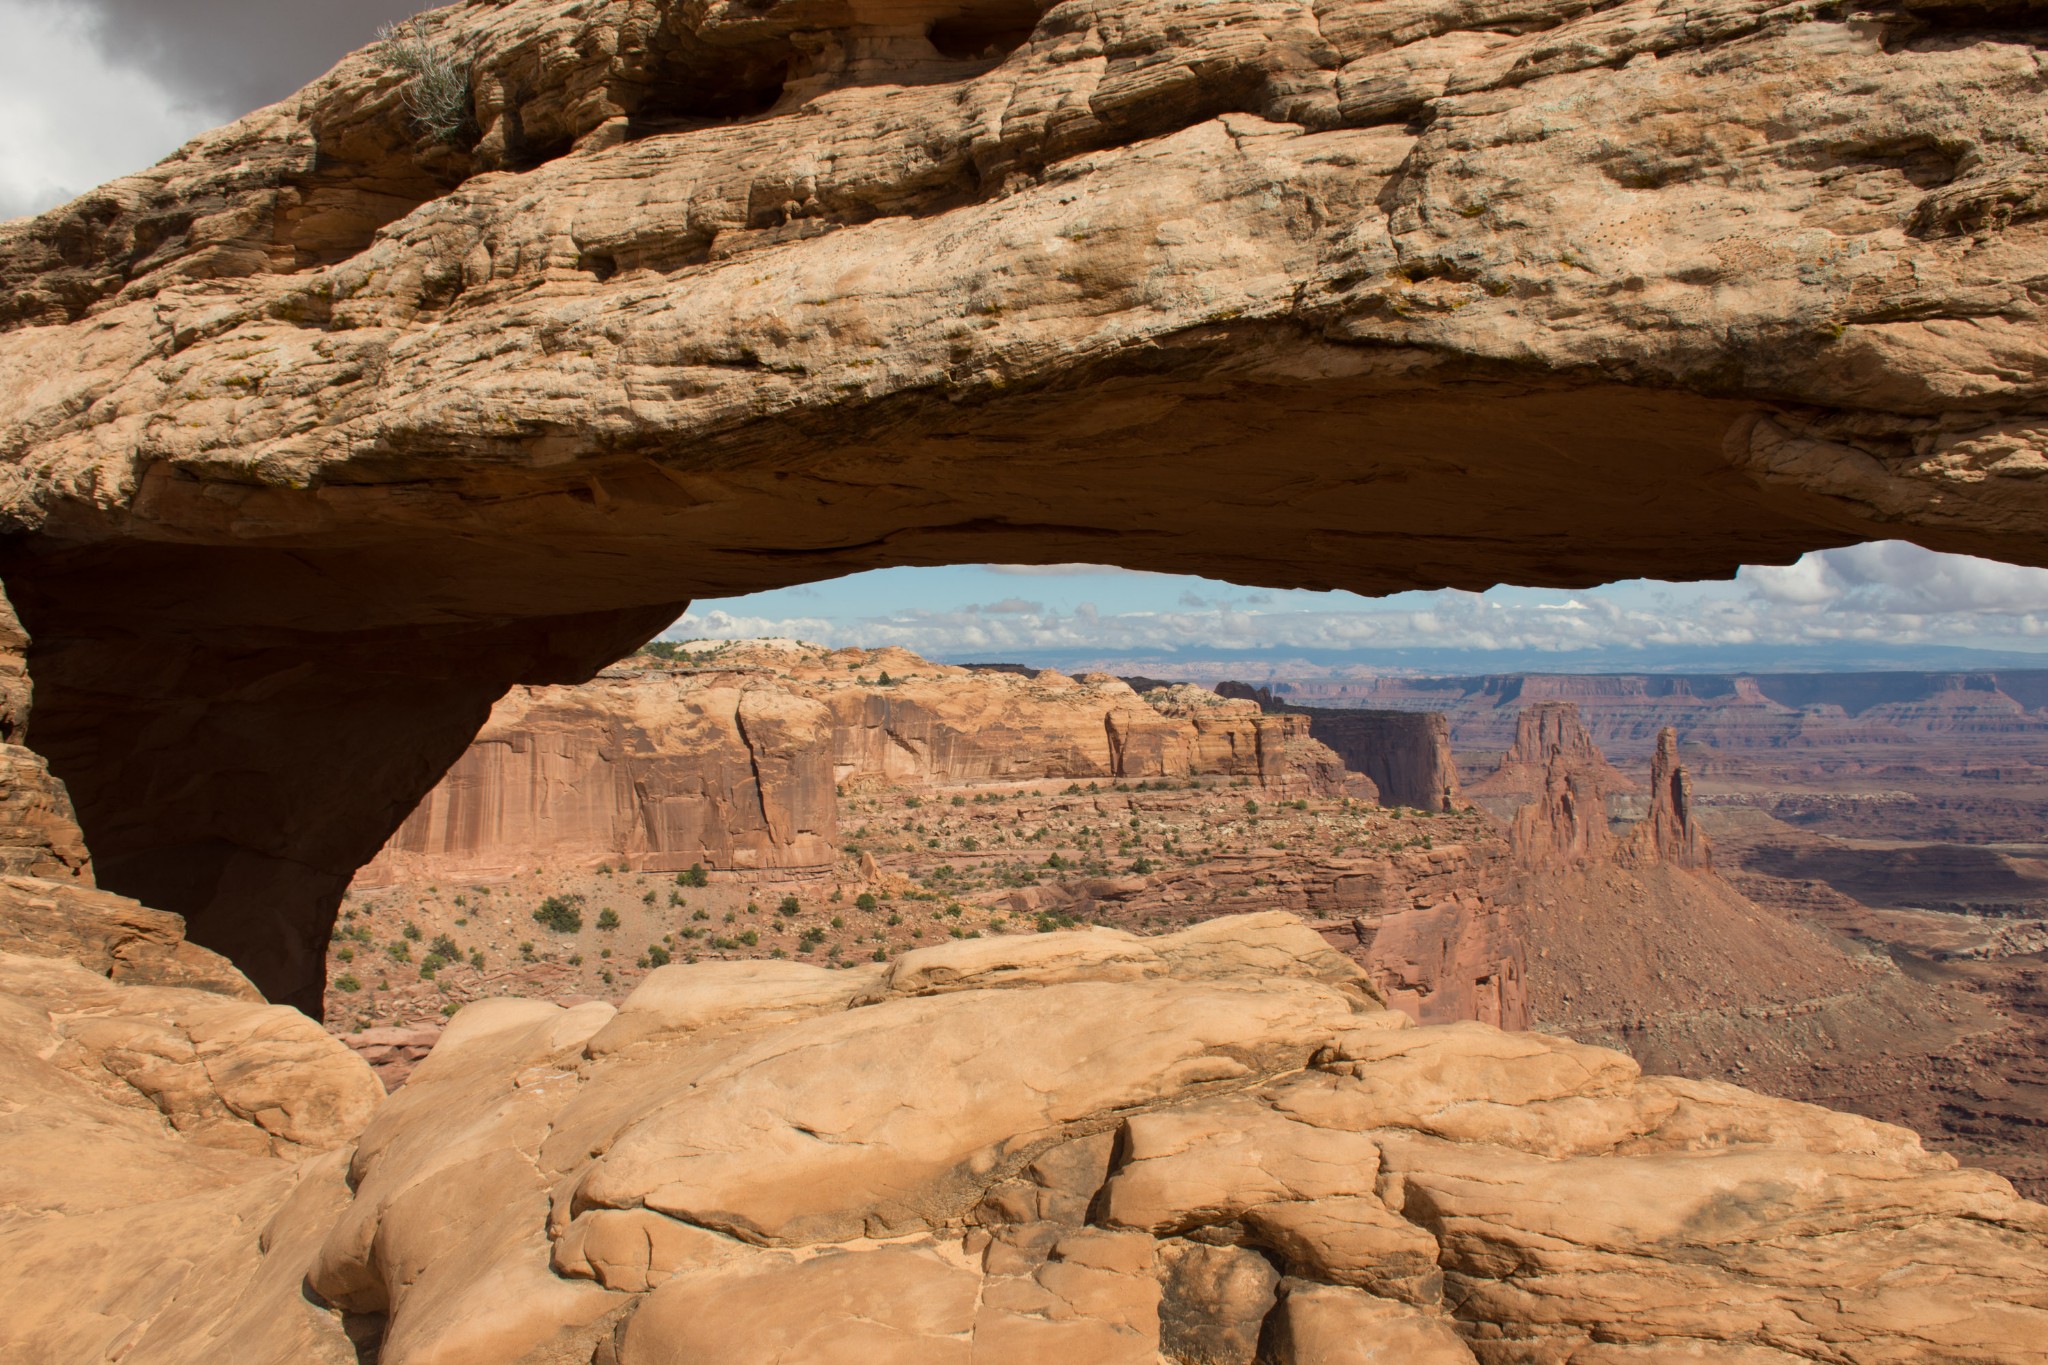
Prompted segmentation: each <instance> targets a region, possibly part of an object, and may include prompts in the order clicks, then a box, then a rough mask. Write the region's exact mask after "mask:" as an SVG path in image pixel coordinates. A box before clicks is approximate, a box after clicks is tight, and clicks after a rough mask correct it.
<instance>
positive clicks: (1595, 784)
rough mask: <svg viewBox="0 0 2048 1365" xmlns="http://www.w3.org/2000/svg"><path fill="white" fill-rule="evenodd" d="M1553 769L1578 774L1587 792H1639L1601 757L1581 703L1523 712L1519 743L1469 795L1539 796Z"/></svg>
mask: <svg viewBox="0 0 2048 1365" xmlns="http://www.w3.org/2000/svg"><path fill="white" fill-rule="evenodd" d="M1445 719H1446V720H1448V719H1449V717H1448V716H1447V717H1445ZM1553 765H1556V766H1561V767H1562V768H1564V769H1565V770H1566V771H1568V772H1571V773H1574V774H1576V775H1577V776H1578V777H1579V778H1580V780H1581V783H1582V785H1583V786H1585V788H1586V789H1587V790H1592V789H1594V788H1598V789H1600V790H1602V791H1608V792H1627V791H1637V790H1640V788H1639V786H1638V784H1637V783H1635V782H1634V781H1633V780H1631V779H1630V778H1629V777H1627V776H1626V775H1625V774H1623V773H1622V772H1620V771H1619V770H1618V769H1616V768H1615V766H1614V765H1613V764H1611V763H1609V762H1608V761H1607V755H1605V754H1603V753H1602V752H1600V748H1599V746H1598V745H1597V744H1595V743H1594V742H1593V736H1592V734H1591V733H1589V732H1588V731H1587V729H1586V723H1585V718H1584V717H1583V716H1581V715H1580V714H1579V705H1578V703H1577V702H1570V701H1543V702H1537V703H1536V704H1535V705H1533V706H1525V707H1523V708H1522V710H1521V712H1520V713H1519V714H1518V715H1517V716H1516V717H1515V742H1514V744H1513V745H1512V746H1510V747H1509V749H1508V751H1507V752H1506V753H1504V754H1502V755H1501V760H1500V766H1499V767H1497V768H1495V769H1494V770H1493V772H1491V773H1489V774H1488V775H1487V776H1486V777H1484V778H1482V779H1480V780H1479V781H1477V782H1474V783H1473V784H1471V786H1470V787H1468V788H1467V789H1466V790H1467V794H1469V795H1471V796H1475V797H1477V796H1523V797H1529V796H1537V795H1540V794H1542V793H1543V792H1544V791H1545V790H1546V789H1547V788H1548V787H1549V786H1550V778H1551V769H1552V767H1553Z"/></svg>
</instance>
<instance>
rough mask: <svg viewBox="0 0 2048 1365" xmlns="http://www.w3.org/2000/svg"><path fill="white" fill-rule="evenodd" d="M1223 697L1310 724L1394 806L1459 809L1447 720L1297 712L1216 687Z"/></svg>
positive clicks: (1234, 686) (1259, 695)
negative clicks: (1294, 717) (1253, 704)
mask: <svg viewBox="0 0 2048 1365" xmlns="http://www.w3.org/2000/svg"><path fill="white" fill-rule="evenodd" d="M1216 690H1217V692H1218V693H1219V694H1221V695H1223V696H1226V697H1232V698H1240V699H1243V700H1247V701H1253V702H1256V703H1258V704H1259V705H1260V706H1261V707H1262V708H1264V709H1265V710H1266V711H1267V712H1269V713H1270V714H1274V715H1279V716H1296V717H1301V718H1303V719H1305V720H1306V721H1307V722H1308V733H1309V734H1310V735H1311V736H1313V737H1314V738H1315V739H1316V740H1318V741H1319V742H1321V743H1323V744H1327V745H1328V746H1329V747H1330V748H1331V749H1332V750H1334V751H1335V752H1336V753H1337V755H1338V757H1340V758H1342V759H1343V760H1344V766H1345V767H1347V768H1349V769H1351V770H1352V771H1353V772H1359V773H1364V774H1365V775H1366V776H1367V777H1369V778H1371V779H1372V781H1373V784H1374V785H1375V786H1376V787H1377V788H1378V789H1379V794H1380V799H1381V800H1382V801H1384V802H1386V804H1388V805H1390V806H1407V807H1409V808H1410V809H1413V810H1430V811H1445V810H1453V809H1456V807H1457V804H1458V799H1459V790H1458V765H1457V762H1456V760H1454V759H1453V758H1452V756H1451V736H1450V729H1449V727H1448V725H1446V723H1445V721H1444V718H1443V717H1442V716H1438V715H1431V714H1429V713H1427V712H1422V713H1417V712H1411V711H1366V710H1350V709H1345V710H1336V709H1331V708H1325V707H1305V706H1295V705H1293V704H1292V703H1289V702H1287V701H1285V700H1283V699H1280V698H1276V697H1275V696H1274V694H1273V691H1272V689H1270V688H1255V687H1250V686H1247V685H1246V684H1244V683H1237V682H1225V683H1218V684H1217V686H1216Z"/></svg>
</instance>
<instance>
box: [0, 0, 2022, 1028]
mask: <svg viewBox="0 0 2048 1365" xmlns="http://www.w3.org/2000/svg"><path fill="white" fill-rule="evenodd" d="M2032 22H2033V20H2032V17H2031V11H2030V10H2029V9H2027V8H2026V7H2019V8H2000V7H1997V6H1992V7H1968V6H1962V7H1959V6H1955V5H1950V4H1947V3H1944V2H1943V0H1882V2H1881V3H1879V4H1876V5H1874V6H1871V7H1866V8H1865V9H1863V10H1859V11H1857V12H1856V13H1855V14H1853V15H1848V14H1843V13H1840V12H1838V11H1836V10H1833V9H1829V8H1826V7H1820V8H1805V7H1800V6H1790V7H1787V6H1785V5H1781V4H1776V3H1774V2H1773V0H1726V3H1723V4H1720V5H1718V6H1717V7H1715V8H1713V9H1712V10H1710V11H1702V10H1700V9H1699V8H1698V7H1697V6H1696V5H1692V4H1689V3H1679V0H1627V3H1623V4H1619V5H1608V6H1586V5H1583V4H1580V3H1577V0H1559V2H1558V3H1550V2H1549V0H1544V3H1539V4H1537V5H1536V6H1535V7H1534V8H1531V9H1528V10H1527V11H1526V12H1525V11H1522V10H1517V11H1515V12H1513V13H1512V14H1509V15H1507V16H1506V17H1503V16H1502V14H1499V13H1496V12H1495V11H1493V10H1491V9H1487V8H1485V7H1481V8H1479V9H1474V8H1472V7H1470V6H1465V5H1459V4H1454V3H1449V2H1448V0H1444V2H1443V3H1431V2H1430V0H1419V2H1418V3H1415V4H1403V5H1400V6H1395V7H1392V8H1390V7H1389V6H1388V5H1386V4H1384V3H1382V2H1381V0H1335V2H1334V3H1328V4H1319V5H1315V6H1310V5H1307V4H1304V3H1299V2H1298V0H1282V2H1280V3H1272V4H1235V3H1233V4H1229V5H1226V6H1224V7H1223V8H1222V9H1220V10H1218V11H1217V13H1216V14H1215V16H1214V21H1213V22H1203V23H1200V24H1192V25H1191V24H1189V23H1187V22H1186V11H1185V7H1184V6H1182V5H1180V4H1179V3H1176V2H1175V0H1074V2H1073V3H1066V4H1060V5H1056V6H1052V7H1050V8H1047V9H1043V10H1041V9H1040V8H1039V7H1037V6H1035V5H1020V6H1015V7H1011V6H1006V5H994V4H986V3H981V0H911V2H910V3H905V4H897V5H891V6H886V7H879V8H877V7H872V6H866V5H854V6H851V7H838V8H821V7H820V6H818V5H817V4H816V3H814V0H771V2H770V3H766V4H763V5H741V6H734V5H725V4H709V5H706V4H683V3H680V0H599V2H598V3H592V4H588V5H583V6H571V7H565V6H563V5H561V4H558V3H555V0H509V3H504V4H491V5H464V6H460V7H451V8H449V9H446V10H443V11H440V12H438V13H436V14H435V15H433V16H430V18H429V19H428V21H427V29H426V32H427V36H428V39H429V41H431V42H433V43H436V44H439V45H441V46H443V47H444V48H446V49H447V50H449V51H451V52H460V53H461V54H463V57H464V59H465V60H466V61H468V62H470V63H471V64H472V69H473V72H474V80H473V89H472V92H471V107H472V108H471V112H472V115H473V118H472V125H473V134H472V135H471V136H467V137H464V138H462V139H459V140H458V141H457V142H455V143H452V144H451V143H438V142H432V141H426V140H422V137H421V136H420V134H419V131H418V130H417V129H416V128H414V127H413V126H411V124H410V122H409V118H408V114H407V112H406V94H405V86H406V77H405V75H404V73H403V72H402V71H400V70H398V69H396V68H395V67H394V65H393V64H392V63H391V62H390V60H389V59H388V57H386V56H383V55H380V54H379V53H378V52H376V51H367V52H364V53H359V54H357V55H355V56H352V57H350V58H348V59H346V60H345V61H343V62H342V63H341V64H340V65H339V66H338V67H336V69H335V70H334V71H333V72H332V73H330V74H329V75H328V76H326V77H324V78H323V79H322V80H320V81H318V82H316V83H315V84H313V85H312V86H310V87H308V88H307V89H306V90H305V91H304V92H302V93H301V94H299V95H297V96H294V97H293V98H291V99H289V100H286V101H284V102H282V103H280V104H278V105H276V106H273V107H272V108H269V109H266V110H263V111H260V112H258V113H256V114H252V115H250V116H249V117H248V118H245V119H243V120H241V121H239V122H238V123H236V124H234V125H232V126H230V127H228V128H225V129H222V130H220V131H218V132H215V133H212V134H208V135H206V136H204V137H201V138H198V139H195V140H194V141H193V142H192V143H190V144H188V145H187V146H186V147H184V148H182V149H181V150H180V151H179V152H178V153H177V154H176V155H175V156H174V157H172V158H171V159H170V160H168V161H167V162H165V163H164V164H163V165H162V166H160V167H158V168H156V169H154V170H151V171H148V172H145V173H142V174H140V175H136V176H131V177H128V178H126V179H123V180H121V181H118V182H115V183H114V184H112V185H109V186H107V187H105V188H104V189H101V190H98V191H95V192H93V193H91V194H89V195H86V196H84V197H83V198H81V199H80V200H78V201H77V202H75V203H73V204H71V205H67V206H65V207H64V208H61V209H58V210H55V211H53V212H51V213H49V214H45V215H43V216H42V217H41V218H39V219H36V220H34V221H30V222H21V223H10V224H7V225H5V226H4V227H0V328H4V329H5V330H4V331H0V384H4V388H5V391H6V392H7V393H8V394H9V396H10V401H9V404H8V406H7V409H6V412H5V413H4V415H0V460H4V462H5V480H4V491H0V518H4V523H0V524H4V535H5V539H4V543H0V572H4V573H5V575H6V578H7V582H8V587H9V589H10V590H11V591H12V592H13V594H14V596H15V598H16V605H17V606H18V607H19V608H20V609H21V611H22V613H23V616H24V619H25V620H26V621H27V623H28V624H29V626H30V628H31V631H32V633H33V634H35V635H36V637H37V641H38V643H37V646H36V648H37V651H38V653H39V656H40V657H39V660H38V664H37V672H38V685H39V691H40V693H41V700H40V703H39V712H38V717H37V722H36V724H37V727H38V732H39V738H38V740H37V747H38V749H39V750H40V751H42V752H44V753H45V754H46V755H47V756H48V757H49V758H50V760H51V763H52V766H53V768H54V769H55V770H56V772H57V773H58V775H59V776H60V777H62V778H63V779H64V780H65V781H66V782H67V784H68V785H69V787H70V789H71V792H72V795H73V798H74V799H75V800H76V801H77V803H78V805H79V808H80V812H81V816H82V820H83V824H84V826H85V828H86V830H87V833H88V835H89V836H90V838H91V841H92V843H93V846H94V850H95V854H96V861H97V863H98V866H99V873H100V876H101V879H102V880H103V881H104V882H105V883H106V884H107V885H109V886H111V887H112V888H114V889H116V890H118V891H121V892H123V893H126V894H132V895H137V896H139V897H141V898H142V899H144V900H146V901H148V902H150V903H152V904H157V905H160V906H162V907H163V908H165V909H168V910H172V911H176V912H179V913H183V914H186V915H187V916H188V918H189V919H190V921H191V923H192V925H193V929H194V932H195V933H196V934H198V935H199V936H200V937H201V938H202V939H203V940H204V941H206V942H208V943H211V944H214V945H216V946H221V947H227V948H231V949H232V951H233V952H234V953H235V954H236V955H237V957H238V960H240V961H242V962H243V963H244V965H246V966H249V967H250V968H251V969H252V970H256V971H259V972H260V974H261V975H262V977H263V978H264V981H265V984H267V985H271V986H274V987H275V988H276V989H277V990H278V991H280V992H282V991H286V990H295V991H305V990H307V989H309V988H310V985H311V983H312V982H313V981H314V980H315V979H316V977H317V949H318V945H319V943H320V941H321V939H322V938H323V937H324V933H325V930H326V927H327V924H328V920H329V917H330V915H331V912H332V909H333V906H334V903H335V899H336V897H337V896H338V895H339V893H340V891H341V889H342V887H343V885H344V884H345V883H346V881H347V879H348V877H349V876H350V875H351V874H352V873H353V871H354V870H355V868H356V867H357V866H358V865H360V864H361V863H362V862H363V861H365V860H366V859H367V858H368V857H370V856H371V855H372V854H373V853H374V852H375V850H376V849H377V848H378V847H379V846H381V845H382V844H383V842H384V841H385V839H386V838H387V837H388V836H389V834H390V833H391V832H392V830H394V829H395V828H396V827H397V825H398V824H399V823H400V821H401V820H402V819H403V818H404V815H405V813H406V812H408V811H409V810H410V809H411V808H412V807H413V806H414V804H416V802H417V801H418V799H419V798H420V797H421V796H422V795H424V794H425V793H426V792H427V790H428V789H430V788H431V787H432V786H433V784H434V783H435V782H436V781H437V780H438V779H439V777H440V776H441V774H442V773H443V772H444V771H445V769H446V768H447V767H448V766H449V765H450V764H452V763H453V762H454V761H455V759H456V758H457V757H458V756H459V755H460V753H461V752H462V750H463V748H464V746H465V745H466V744H467V742H468V741H469V739H470V738H471V737H472V735H473V734H474V733H475V731H476V729H477V728H478V727H479V726H480V725H481V724H482V723H483V721H484V719H485V716H486V713H487V711H488V708H489V706H490V704H491V703H492V702H493V701H494V700H496V698H497V697H498V696H499V695H500V694H501V693H502V692H503V691H504V689H505V688H506V687H507V686H509V685H511V684H513V683H526V684H530V685H539V684H548V683H556V682H568V681H578V680H580V679H582V678H585V677H588V676H589V675H590V674H591V673H592V672H594V671H595V670H596V668H598V667H599V666H601V665H602V664H603V663H604V662H605V661H607V660H609V659H612V658H616V657H617V656H618V655H619V654H620V653H622V652H624V650H626V649H629V648H631V647H632V646H633V645H635V644H637V643H638V642H639V641H641V640H644V639H646V638H647V637H649V636H650V635H652V634H653V633H654V632H655V631H656V630H657V629H659V628H660V627H661V626H662V625H663V624H665V623H666V622H667V621H670V620H673V619H674V618H675V616H676V615H677V608H678V604H679V603H681V602H683V601H684V600H686V599H688V598H691V597H693V596H699V595H723V594H729V593H735V592H742V591H747V590H751V589H759V588H766V587H771V586H775V585H780V584H789V583H795V582H800V581H804V580H808V579H814V578H818V577H822V576H829V575H834V574H841V573H846V572H849V571H852V570H855V569H862V568H869V567H876V566H881V565H887V564H905V563H945V562H961V561H1011V562H1016V561H1026V562H1041V563H1042V562H1057V561H1065V560H1100V559H1102V558H1105V557H1107V558H1113V559H1116V560H1118V561H1119V562H1122V563H1125V564H1128V565H1131V566H1134V567H1141V568H1149V569H1158V570H1185V571H1191V572H1200V573H1207V574H1212V575H1219V576H1223V577H1227V578H1231V579H1233V580H1236V581H1240V582H1247V583H1262V584H1271V585H1291V586H1301V587H1316V588H1332V587H1344V588H1350V589H1353V590H1358V591H1386V590H1392V589H1400V588H1411V587H1438V586H1446V585H1450V586H1458V587H1468V588H1481V587H1485V586H1487V585H1489V584H1492V583H1495V582H1499V581H1503V580H1513V581H1519V582H1528V583H1547V584H1554V585H1580V584H1587V583H1592V582H1597V581H1602V580H1606V579H1612V578H1617V577H1626V576H1630V575H1638V574H1655V575H1659V576H1664V577H1677V578H1688V577H1704V576H1712V575H1718V574H1725V573H1727V572H1729V571H1731V570H1733V569H1734V567H1735V566H1736V565H1738V564H1740V563H1744V562H1750V563H1754V562H1767V561H1772V560H1779V561H1782V560H1784V559H1786V558H1788V557H1789V556H1791V555H1793V554H1795V553H1796V552H1798V551H1802V550H1806V549H1811V548H1815V547H1819V546H1826V545H1836V544H1843V543H1848V542H1851V541H1855V540H1858V539H1865V538H1869V537H1871V536H1874V535H1884V536H1907V537H1910V538H1913V539H1916V540H1919V541H1921V542H1922V543H1925V544H1928V545H1931V546H1934V547H1936V548H1941V549H1948V550H1956V551H1963V552H1968V553H1976V554H1986V555H1990V556H1993V557H1999V558H2006V559H2011V560H2015V561H2020V562H2029V563H2037V562H2041V561H2042V558H2043V551H2042V548H2041V547H2042V546H2043V544H2044V543H2048V538H2044V537H2043V535H2042V530H2043V525H2044V522H2048V492H2044V489H2048V485H2044V484H2043V483H2042V482H2041V481H2040V480H2039V479H2037V478H2035V477H2034V476H2035V475H2036V474H2038V472H2039V470H2040V468H2041V467H2042V465H2043V463H2044V458H2048V457H2044V455H2043V453H2042V452H2043V449H2044V445H2048V442H2044V438H2043V435H2042V433H2043V431H2044V430H2048V419H2044V418H2043V416H2042V411H2043V407H2044V403H2048V392H2044V386H2043V383H2042V381H2041V379H2040V377H2039V376H2040V372H2041V371H2042V369H2043V366H2042V364H2041V360H2042V354H2043V350H2044V345H2043V334H2042V326H2041V321H2040V318H2039V316H2038V311H2037V310H2038V306H2039V305H2038V303H2037V302H2036V300H2035V299H2034V298H2033V296H2032V295H2031V294H2030V293H2029V292H2028V290H2027V288H2026V287H2025V286H2024V285H2023V284H2022V283H2016V282H2023V281H2026V280H2028V279H2031V278H2033V277H2034V276H2035V275H2036V274H2038V265H2039V258H2040V256H2041V254H2042V245H2041V243H2042V221H2041V214H2042V211H2043V209H2042V205H2043V204H2044V202H2048V198H2044V196H2043V195H2041V194H2040V193H2039V192H2038V186H2037V184H2036V172H2035V170H2034V166H2035V163H2036V161H2037V160H2038V154H2039V151H2040V148H2039V146H2038V137H2039V134H2038V129H2039V126H2040V118H2041V114H2042V111H2043V107H2044V96H2043V94H2042V91H2041V86H2040V82H2039V74H2038V71H2037V70H2036V66H2035V62H2034V57H2033V52H2034V48H2033V45H2032V41H2031V36H2030V35H2031V33H2032V28H2031V25H2032ZM1531 129H1541V130H1543V135H1542V136H1540V137H1537V136H1532V135H1531V133H1530V130H1531ZM137 660H149V661H150V665H149V666H147V667H140V668H139V667H137V666H136V661H137Z"/></svg>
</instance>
